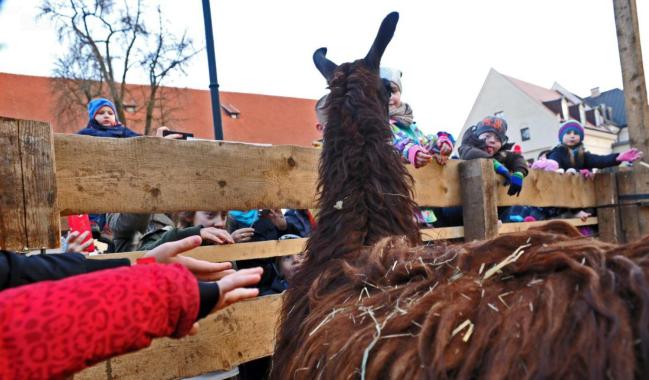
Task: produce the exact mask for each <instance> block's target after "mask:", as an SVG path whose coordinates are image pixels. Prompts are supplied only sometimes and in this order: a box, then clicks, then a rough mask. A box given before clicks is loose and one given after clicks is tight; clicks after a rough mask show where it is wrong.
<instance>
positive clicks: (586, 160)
mask: <svg viewBox="0 0 649 380" xmlns="http://www.w3.org/2000/svg"><path fill="white" fill-rule="evenodd" d="M559 143H560V144H559V145H557V146H556V147H554V149H552V151H551V152H550V153H548V156H547V158H548V160H554V161H556V162H557V163H558V164H559V168H560V170H564V171H566V172H572V173H576V172H580V173H581V174H582V175H584V176H585V177H591V176H592V173H591V170H592V169H595V168H598V169H603V168H608V167H612V166H617V165H619V164H620V163H621V162H633V161H636V160H639V159H641V158H642V156H643V153H642V152H641V151H639V150H637V149H636V148H632V149H629V150H627V151H625V152H622V153H619V154H618V153H611V154H606V155H599V154H593V153H590V152H588V151H587V150H586V149H585V148H584V127H583V126H582V125H581V123H579V122H578V121H576V120H568V121H566V122H564V123H562V124H561V126H560V127H559Z"/></svg>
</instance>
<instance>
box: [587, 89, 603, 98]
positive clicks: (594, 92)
mask: <svg viewBox="0 0 649 380" xmlns="http://www.w3.org/2000/svg"><path fill="white" fill-rule="evenodd" d="M600 95H601V93H600V92H599V87H593V88H591V89H590V96H591V98H596V97H598V96H600Z"/></svg>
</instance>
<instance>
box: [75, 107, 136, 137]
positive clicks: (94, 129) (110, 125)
mask: <svg viewBox="0 0 649 380" xmlns="http://www.w3.org/2000/svg"><path fill="white" fill-rule="evenodd" d="M77 134H79V135H88V136H95V137H115V138H124V137H135V136H140V135H139V134H138V133H135V132H133V131H132V130H130V129H128V128H127V127H126V126H124V125H122V123H120V122H119V119H118V118H117V110H116V109H115V105H114V104H113V102H111V101H110V100H108V99H105V98H96V99H93V100H91V101H90V103H88V124H87V125H86V127H85V128H84V129H82V130H80V131H79V132H77Z"/></svg>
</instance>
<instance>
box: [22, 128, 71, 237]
mask: <svg viewBox="0 0 649 380" xmlns="http://www.w3.org/2000/svg"><path fill="white" fill-rule="evenodd" d="M18 125H19V129H20V156H21V161H22V172H23V186H24V196H25V224H26V226H27V244H28V245H27V246H28V247H29V248H32V249H38V248H58V247H59V246H60V245H61V239H60V236H61V225H60V218H59V211H58V208H57V207H58V205H57V190H56V177H55V174H54V170H55V168H54V146H53V141H52V140H53V139H52V130H51V128H50V126H49V124H47V123H42V122H37V121H24V120H21V121H19V123H18Z"/></svg>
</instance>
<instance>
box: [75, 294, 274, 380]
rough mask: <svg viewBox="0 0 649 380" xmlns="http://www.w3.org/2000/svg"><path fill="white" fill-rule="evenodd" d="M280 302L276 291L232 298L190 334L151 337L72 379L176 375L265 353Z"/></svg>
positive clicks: (221, 367)
mask: <svg viewBox="0 0 649 380" xmlns="http://www.w3.org/2000/svg"><path fill="white" fill-rule="evenodd" d="M281 306H282V296H281V295H272V296H265V297H259V298H255V299H253V300H250V301H243V302H239V303H236V304H234V305H232V306H230V307H228V308H226V309H224V310H221V311H219V312H217V313H215V314H212V315H210V316H208V317H207V318H205V319H203V320H201V321H199V323H200V328H199V332H198V334H197V335H195V336H191V337H185V338H182V339H169V338H161V339H156V340H154V341H153V344H151V346H150V347H149V348H146V349H143V350H140V351H137V352H133V353H130V354H126V355H122V356H118V357H115V358H113V359H110V360H108V361H106V362H103V363H99V364H97V365H95V366H94V367H91V368H88V369H86V370H84V371H82V372H80V373H78V374H76V375H75V376H74V379H75V380H79V379H83V380H86V379H107V380H108V379H111V380H112V379H123V380H136V379H142V380H144V379H179V378H183V377H190V376H196V375H199V374H202V373H206V372H210V371H217V370H228V369H231V368H234V367H235V366H237V365H239V364H241V363H244V362H247V361H250V360H253V359H258V358H262V357H264V356H269V355H271V354H272V353H273V348H274V345H275V328H276V326H277V318H278V316H279V312H280V308H281Z"/></svg>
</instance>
